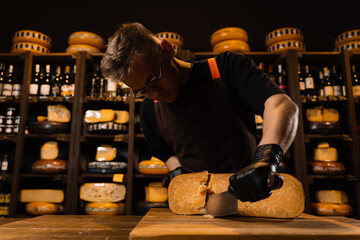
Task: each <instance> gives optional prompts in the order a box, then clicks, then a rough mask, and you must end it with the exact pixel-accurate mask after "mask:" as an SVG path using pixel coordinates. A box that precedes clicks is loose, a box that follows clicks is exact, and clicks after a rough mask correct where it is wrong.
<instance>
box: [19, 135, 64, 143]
mask: <svg viewBox="0 0 360 240" xmlns="http://www.w3.org/2000/svg"><path fill="white" fill-rule="evenodd" d="M25 138H29V139H54V140H57V141H62V142H69V141H70V134H67V133H58V134H37V133H29V134H25Z"/></svg>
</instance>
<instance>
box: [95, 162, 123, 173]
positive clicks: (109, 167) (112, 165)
mask: <svg viewBox="0 0 360 240" xmlns="http://www.w3.org/2000/svg"><path fill="white" fill-rule="evenodd" d="M126 168H127V163H126V162H113V161H111V162H98V161H94V162H89V163H88V172H89V173H125V172H126Z"/></svg>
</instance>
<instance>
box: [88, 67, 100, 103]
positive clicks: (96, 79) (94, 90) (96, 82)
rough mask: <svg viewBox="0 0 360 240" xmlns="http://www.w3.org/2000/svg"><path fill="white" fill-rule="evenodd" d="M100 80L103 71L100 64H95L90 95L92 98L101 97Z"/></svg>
mask: <svg viewBox="0 0 360 240" xmlns="http://www.w3.org/2000/svg"><path fill="white" fill-rule="evenodd" d="M100 78H101V71H100V65H99V63H98V62H95V64H94V69H93V72H92V75H91V77H90V79H91V81H90V86H89V87H90V89H89V90H90V91H89V95H90V97H94V98H96V97H98V96H99V90H100V89H99V88H100Z"/></svg>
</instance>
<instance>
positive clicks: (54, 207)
mask: <svg viewBox="0 0 360 240" xmlns="http://www.w3.org/2000/svg"><path fill="white" fill-rule="evenodd" d="M26 212H27V213H28V214H31V215H46V214H61V213H63V212H64V207H63V206H62V205H60V204H56V203H49V202H31V203H28V204H26Z"/></svg>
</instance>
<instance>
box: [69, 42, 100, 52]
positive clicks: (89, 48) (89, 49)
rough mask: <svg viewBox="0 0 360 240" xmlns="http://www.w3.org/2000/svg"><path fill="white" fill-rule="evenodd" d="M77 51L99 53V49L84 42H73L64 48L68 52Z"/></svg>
mask: <svg viewBox="0 0 360 240" xmlns="http://www.w3.org/2000/svg"><path fill="white" fill-rule="evenodd" d="M79 51H86V52H88V53H100V52H101V51H100V49H98V48H96V47H93V46H91V45H86V44H73V45H70V46H69V47H68V48H66V52H68V53H77V52H79Z"/></svg>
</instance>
